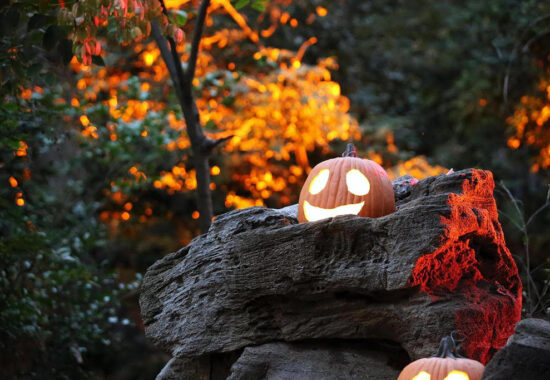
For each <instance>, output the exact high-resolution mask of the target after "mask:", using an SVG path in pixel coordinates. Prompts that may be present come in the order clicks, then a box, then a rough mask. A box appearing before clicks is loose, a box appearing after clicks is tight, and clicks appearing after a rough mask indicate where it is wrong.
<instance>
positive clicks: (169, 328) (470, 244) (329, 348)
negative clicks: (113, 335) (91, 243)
mask: <svg viewBox="0 0 550 380" xmlns="http://www.w3.org/2000/svg"><path fill="white" fill-rule="evenodd" d="M493 188H494V183H493V179H492V175H491V173H490V172H486V171H481V170H464V171H460V172H455V173H452V174H449V175H440V176H436V177H429V178H426V179H424V180H422V181H419V182H418V183H416V184H414V182H412V181H403V180H399V179H398V180H396V181H394V189H395V190H396V204H397V211H396V212H395V213H393V214H390V215H387V216H384V217H381V218H376V219H372V218H361V217H357V216H341V217H336V218H333V219H326V220H322V221H319V222H314V223H297V221H296V219H295V215H296V209H295V208H294V209H293V208H286V209H283V210H273V209H268V208H260V207H253V208H248V209H244V210H235V211H232V212H229V213H227V214H224V215H221V216H219V217H218V218H217V219H216V220H215V221H214V223H213V224H212V226H211V228H210V230H209V231H208V233H207V234H204V235H201V236H199V237H197V238H195V239H194V240H193V241H192V242H191V243H190V244H189V245H188V246H186V247H184V248H182V249H181V250H179V251H177V252H175V253H172V254H170V255H167V256H166V257H164V258H163V259H161V260H159V261H157V262H156V263H155V264H154V265H152V266H151V267H150V268H149V270H148V271H147V273H146V275H145V277H144V280H143V284H142V289H141V296H140V305H141V312H142V318H143V322H144V324H145V326H146V335H147V337H148V338H149V339H150V340H151V341H152V342H153V343H154V344H155V345H156V346H158V347H160V348H162V349H164V350H166V351H167V352H169V353H171V354H172V355H173V357H174V358H175V359H173V360H172V361H171V362H170V363H169V365H168V366H167V368H165V369H164V370H163V373H164V374H162V373H161V375H159V379H168V378H174V379H175V378H178V377H177V376H180V377H179V378H180V379H187V378H189V379H193V378H194V379H198V378H201V379H202V378H204V379H217V378H219V379H225V378H227V377H229V378H231V379H234V380H236V379H251V380H254V379H271V380H274V379H293V378H300V379H310V378H311V379H339V378H346V379H355V378H357V379H359V378H361V379H374V378H376V379H385V378H388V379H391V378H395V374H396V373H397V372H398V371H399V369H400V368H402V367H403V366H404V365H405V364H406V363H407V362H408V361H409V360H415V359H418V358H420V357H423V356H426V355H430V354H432V353H433V352H435V351H436V350H437V346H438V343H439V341H440V338H441V337H442V336H443V335H448V334H449V333H450V332H451V331H453V330H456V331H458V333H459V335H460V336H463V337H464V341H463V345H462V351H464V352H465V353H466V354H467V355H468V356H469V357H471V358H473V359H477V360H480V361H482V362H487V361H488V359H489V358H490V357H491V356H492V355H493V354H494V352H495V351H496V350H498V349H499V348H500V347H502V346H503V345H504V344H505V343H506V340H507V338H508V337H509V336H510V335H511V334H512V330H513V326H514V325H515V323H516V322H517V321H518V320H519V318H520V310H521V283H520V280H519V276H518V273H517V268H516V266H515V263H514V261H513V260H512V257H511V255H510V252H509V251H508V249H507V248H506V246H505V242H504V236H503V233H502V230H501V227H500V224H499V222H498V213H497V209H496V204H495V200H494V198H493ZM293 357H299V358H300V359H299V361H296V360H294V361H292V360H293V359H292V358H293ZM185 363H186V364H185ZM233 363H234V364H233ZM329 363H332V364H329ZM346 363H347V364H346ZM366 363H370V364H366ZM373 363H376V364H373ZM231 365H233V366H232V368H231ZM182 366H183V367H185V368H188V369H189V368H194V369H192V370H193V371H195V372H194V373H195V375H193V376H194V377H193V376H190V375H184V374H183V373H184V372H185V371H183V370H181V368H182ZM174 368H180V370H174ZM230 368H231V370H230ZM361 368H363V370H361ZM369 368H370V369H369ZM330 369H332V371H330ZM174 371H175V372H174ZM197 371H198V372H197ZM201 371H202V372H201ZM289 371H290V372H289ZM292 371H301V372H300V377H292V375H289V374H292V373H293V372H292ZM308 371H309V372H308ZM323 371H325V372H323ZM346 371H347V372H346ZM354 371H355V372H354ZM396 371H397V372H396ZM170 373H171V375H166V374H170ZM174 373H175V375H174ZM197 373H201V375H200V376H197V375H196V374H197ZM213 373H217V375H213ZM308 373H309V374H308ZM343 373H348V374H349V375H348V376H344V377H338V376H339V375H338V374H343ZM178 374H179V375H178ZM243 374H245V375H243ZM372 374H376V376H375V377H372V376H374V375H372ZM171 376H172V377H171ZM173 376H176V377H173Z"/></svg>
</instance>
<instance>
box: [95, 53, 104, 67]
mask: <svg viewBox="0 0 550 380" xmlns="http://www.w3.org/2000/svg"><path fill="white" fill-rule="evenodd" d="M92 63H93V64H96V65H98V66H105V61H104V60H103V58H102V57H101V56H100V55H92Z"/></svg>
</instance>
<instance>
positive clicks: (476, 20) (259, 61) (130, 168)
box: [0, 0, 550, 379]
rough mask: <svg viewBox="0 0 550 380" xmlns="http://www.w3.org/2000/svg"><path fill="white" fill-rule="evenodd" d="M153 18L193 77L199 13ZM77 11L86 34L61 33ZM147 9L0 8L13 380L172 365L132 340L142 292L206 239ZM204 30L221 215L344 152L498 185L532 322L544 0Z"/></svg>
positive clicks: (274, 11)
mask: <svg viewBox="0 0 550 380" xmlns="http://www.w3.org/2000/svg"><path fill="white" fill-rule="evenodd" d="M163 3H164V4H165V5H166V7H167V8H168V22H167V23H165V24H163V33H164V34H165V35H166V36H169V37H172V38H173V39H174V40H175V41H177V42H178V44H177V51H178V53H179V54H180V55H181V57H182V65H183V66H182V67H185V64H186V63H185V62H186V60H187V58H188V55H189V51H190V49H189V46H190V41H189V40H188V39H187V38H186V37H185V36H190V35H191V34H192V27H193V24H194V21H195V20H196V17H197V8H198V5H199V2H198V1H189V0H188V1H185V0H165V1H164V2H163ZM75 4H76V5H78V6H81V7H90V9H92V8H93V7H96V8H95V9H97V10H98V12H99V13H98V14H99V16H98V17H99V18H98V19H96V18H93V17H92V18H90V19H83V20H78V22H77V23H76V24H74V23H73V24H71V22H73V21H74V20H75V19H74V18H71V17H73V16H77V18H78V17H81V16H79V14H78V10H75V8H73V7H74V6H75ZM128 4H130V5H128ZM139 4H148V5H149V6H150V7H149V8H147V9H152V10H154V11H151V12H152V14H151V15H148V16H146V15H145V14H144V16H143V17H144V18H143V19H142V18H140V17H141V16H139V15H140V9H141V8H139ZM156 4H157V2H155V1H153V0H147V1H143V2H141V1H140V2H131V1H117V2H113V1H103V0H84V1H74V0H72V1H69V0H65V1H59V2H50V1H31V0H20V1H6V2H2V3H0V98H1V99H2V102H1V103H0V125H1V127H0V145H1V150H0V151H1V152H0V182H2V184H3V186H1V187H0V204H1V207H0V234H1V236H2V240H1V242H0V263H1V268H0V288H1V290H2V292H1V295H0V322H1V323H0V350H1V351H2V352H8V353H9V354H8V355H2V357H1V359H0V362H1V364H2V366H1V367H2V369H1V370H0V374H2V375H4V374H5V375H4V376H3V377H4V378H56V379H57V378H75V377H78V378H81V377H82V378H83V377H91V378H109V379H130V378H132V379H133V378H144V379H145V378H151V377H153V376H154V374H155V373H157V372H158V370H159V368H160V366H161V365H162V364H163V363H162V362H163V360H166V357H164V356H163V355H162V354H160V353H158V352H156V351H154V350H153V349H152V348H151V347H149V346H148V345H147V344H146V342H145V340H144V337H143V334H142V332H141V330H140V319H139V311H138V310H137V302H136V292H137V286H138V283H139V278H140V273H143V272H144V271H145V269H146V268H147V267H148V266H149V265H150V264H151V263H152V262H154V260H156V259H158V258H159V257H161V256H162V255H164V254H166V253H168V252H170V251H171V250H175V249H177V248H179V247H180V246H181V245H183V244H187V243H188V242H189V241H190V240H191V239H192V238H193V237H194V236H196V235H197V234H198V233H199V226H198V222H197V220H198V218H199V212H198V210H197V205H196V200H195V197H194V194H193V192H194V191H195V189H196V187H197V179H196V173H195V167H194V164H193V161H192V160H191V157H192V154H193V153H192V151H191V149H190V142H189V138H188V135H187V133H186V129H185V122H184V121H183V115H182V113H181V109H180V108H179V107H178V101H177V97H176V93H175V92H174V89H173V84H172V82H171V80H170V76H169V73H168V70H167V68H166V66H165V65H164V63H162V60H161V57H160V51H159V50H158V48H157V47H156V45H155V44H154V43H153V41H152V39H151V38H149V37H148V35H149V30H148V26H147V20H151V19H155V18H157V19H158V17H159V12H158V11H159V10H160V8H157V7H156ZM159 4H160V2H159ZM102 7H105V12H104V13H101V12H103V8H102ZM106 7H113V8H108V11H107V8H106ZM132 7H133V8H132ZM125 10H126V12H127V13H124V12H125ZM73 11H74V14H73V13H71V12H73ZM128 11H130V13H128ZM115 12H116V14H115ZM105 13H106V14H105ZM147 17H149V18H147ZM74 25H76V26H75V27H73V26H74ZM92 25H93V27H91V29H90V28H88V29H86V28H87V26H92ZM136 28H137V29H139V32H138V30H137V29H136ZM205 28H206V29H205V34H204V37H203V39H202V42H201V53H200V54H199V56H198V60H197V68H196V70H197V73H196V77H195V78H194V80H193V83H192V84H193V94H194V96H195V98H196V99H197V107H198V109H199V111H200V114H201V119H202V120H203V122H204V129H205V132H206V134H207V135H208V136H209V137H212V138H214V139H216V138H228V140H227V142H226V144H225V145H224V146H223V147H222V148H221V149H219V150H217V151H216V153H215V154H214V155H213V156H211V158H210V175H211V178H212V179H211V183H210V189H211V190H212V192H213V204H214V214H215V215H219V214H221V213H223V212H226V211H228V210H230V209H233V208H242V207H249V206H254V205H264V206H268V207H281V206H284V205H288V204H291V203H294V202H296V201H297V197H298V194H299V190H300V187H301V185H302V183H303V181H304V180H305V178H306V176H307V173H308V172H309V170H310V169H311V167H313V166H314V165H315V164H316V163H318V162H320V161H322V160H325V159H327V158H330V157H334V156H336V155H339V154H340V153H341V151H342V150H343V147H344V146H345V143H346V142H347V141H350V140H354V141H355V142H356V145H358V148H359V151H360V152H359V153H360V155H361V156H363V157H368V158H371V159H373V160H375V161H377V162H379V163H381V164H382V165H383V166H384V167H386V168H387V169H388V170H389V171H390V173H392V175H393V176H398V175H402V174H405V173H410V174H412V175H414V176H417V177H419V178H420V177H423V176H427V175H435V174H439V173H444V172H445V171H446V170H447V168H451V167H452V168H455V169H461V168H466V167H481V168H483V169H489V170H492V171H493V172H494V173H495V178H496V180H497V181H503V183H504V184H505V185H506V186H507V188H509V189H510V195H513V197H514V200H513V201H511V198H510V197H509V195H508V194H507V193H506V191H505V190H502V189H503V188H500V187H498V188H497V195H498V197H499V198H498V202H499V207H500V209H501V211H502V222H503V225H504V228H505V232H506V236H507V241H508V243H509V245H510V247H511V250H512V251H513V253H514V254H515V256H516V258H517V262H518V264H519V265H520V269H521V270H522V274H523V278H524V282H526V281H529V283H532V286H531V287H530V289H531V290H530V293H529V294H527V293H526V297H528V298H529V305H530V306H529V309H528V310H527V309H526V311H525V314H526V315H531V314H533V315H537V316H544V315H545V314H544V313H545V311H546V309H547V308H548V307H550V298H549V297H548V284H549V271H548V269H549V267H550V263H549V262H548V255H547V253H546V249H545V247H548V244H549V243H550V242H549V239H550V237H549V236H548V234H547V232H546V231H547V229H546V225H547V223H549V222H550V220H549V219H550V215H549V213H548V212H547V209H543V210H541V211H540V212H539V213H538V214H537V215H536V217H535V218H533V220H532V221H531V222H529V223H528V226H527V223H526V221H527V220H528V219H529V217H530V215H532V214H533V212H535V211H536V210H537V209H538V208H539V207H540V206H541V205H543V204H544V202H546V201H547V200H546V195H547V188H546V186H547V184H548V182H549V180H550V176H549V173H550V172H549V170H548V168H549V167H550V132H549V131H550V129H549V125H550V121H549V119H550V5H549V4H548V3H547V2H543V1H533V0H527V1H522V2H517V1H511V0H490V1H487V2H478V1H473V0H469V1H460V2H459V1H451V0H446V1H438V2H429V1H416V2H407V1H402V0H401V1H397V0H396V1H381V0H374V1H359V0H345V1H344V0H341V1H336V2H325V1H318V0H294V1H290V0H275V1H267V2H262V1H231V2H230V1H225V0H215V1H212V2H211V5H210V8H209V13H208V16H207V17H206V20H205ZM180 31H181V33H182V34H180ZM80 37H82V38H80ZM92 37H93V38H92ZM518 226H519V227H520V228H518ZM523 227H524V228H523ZM527 227H528V228H527ZM526 236H528V239H526ZM527 252H528V253H527ZM527 254H528V255H529V256H528V257H529V260H527V261H526V258H527V256H526V255H527ZM534 268H536V269H534ZM545 292H546V293H545ZM2 371H3V372H2Z"/></svg>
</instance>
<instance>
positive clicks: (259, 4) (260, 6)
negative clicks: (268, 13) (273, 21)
mask: <svg viewBox="0 0 550 380" xmlns="http://www.w3.org/2000/svg"><path fill="white" fill-rule="evenodd" d="M251 6H252V9H255V10H257V11H259V12H263V11H265V1H264V0H257V1H254V2H253V3H252V5H251Z"/></svg>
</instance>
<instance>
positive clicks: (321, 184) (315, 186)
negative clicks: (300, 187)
mask: <svg viewBox="0 0 550 380" xmlns="http://www.w3.org/2000/svg"><path fill="white" fill-rule="evenodd" d="M329 174H330V170H328V169H323V170H321V171H320V172H319V174H317V176H315V178H313V181H311V183H310V184H309V192H310V194H314V195H315V194H319V193H320V192H321V191H322V190H323V189H324V188H325V186H326V185H327V182H328V176H329Z"/></svg>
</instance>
